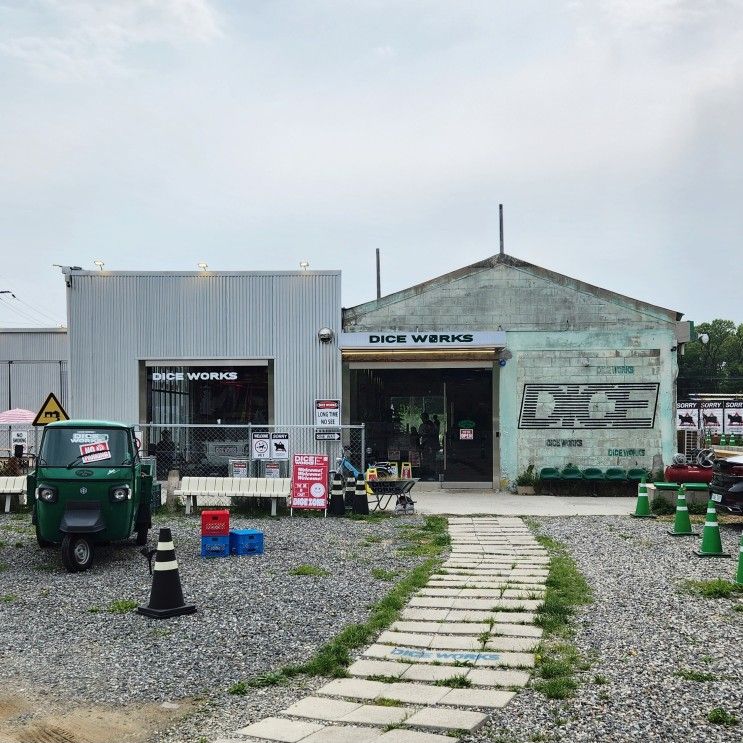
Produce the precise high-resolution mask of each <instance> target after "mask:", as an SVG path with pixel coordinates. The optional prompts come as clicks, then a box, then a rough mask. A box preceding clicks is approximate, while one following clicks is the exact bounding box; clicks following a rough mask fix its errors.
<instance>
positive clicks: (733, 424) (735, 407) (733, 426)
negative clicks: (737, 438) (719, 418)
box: [724, 401, 743, 433]
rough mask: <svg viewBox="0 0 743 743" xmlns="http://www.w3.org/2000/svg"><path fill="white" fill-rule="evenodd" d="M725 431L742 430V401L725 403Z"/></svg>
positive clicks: (734, 431)
mask: <svg viewBox="0 0 743 743" xmlns="http://www.w3.org/2000/svg"><path fill="white" fill-rule="evenodd" d="M724 425H725V433H742V432H743V402H740V401H738V402H726V403H725V424H724Z"/></svg>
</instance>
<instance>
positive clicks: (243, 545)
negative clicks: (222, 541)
mask: <svg viewBox="0 0 743 743" xmlns="http://www.w3.org/2000/svg"><path fill="white" fill-rule="evenodd" d="M230 554H233V555H262V554H263V532H262V531H258V529H230Z"/></svg>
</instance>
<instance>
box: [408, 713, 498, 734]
mask: <svg viewBox="0 0 743 743" xmlns="http://www.w3.org/2000/svg"><path fill="white" fill-rule="evenodd" d="M485 720H487V717H486V716H485V715H483V714H482V713H480V712H468V711H467V710H461V709H444V708H442V707H425V708H424V709H422V710H419V711H418V712H416V713H415V714H414V715H413V716H412V717H409V718H408V719H407V720H406V721H405V724H406V725H413V726H416V727H421V728H432V729H434V730H467V731H468V732H473V731H474V730H477V729H478V728H479V727H480V726H481V725H482V724H483V723H484V722H485Z"/></svg>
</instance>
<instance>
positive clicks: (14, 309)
mask: <svg viewBox="0 0 743 743" xmlns="http://www.w3.org/2000/svg"><path fill="white" fill-rule="evenodd" d="M0 302H2V304H3V305H4V306H5V307H7V308H8V309H10V311H11V312H14V313H15V314H16V315H18V316H19V317H21V318H23V319H24V320H26V321H27V322H28V321H30V322H32V323H36V325H35V327H41V325H40V322H41V321H40V320H39V319H38V318H36V317H34V316H33V315H31V314H29V313H27V312H25V311H24V310H23V309H21V308H20V307H18V306H17V305H15V304H14V303H12V302H10V301H9V300H7V299H6V298H5V297H3V296H0Z"/></svg>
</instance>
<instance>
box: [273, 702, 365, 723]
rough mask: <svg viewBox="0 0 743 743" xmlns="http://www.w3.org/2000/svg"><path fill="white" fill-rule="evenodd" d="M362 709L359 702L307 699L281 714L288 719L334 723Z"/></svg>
mask: <svg viewBox="0 0 743 743" xmlns="http://www.w3.org/2000/svg"><path fill="white" fill-rule="evenodd" d="M359 707H361V705H360V704H358V703H357V702H344V701H342V700H341V699H327V698H323V697H305V698H304V699H300V700H299V701H298V702H295V703H294V704H292V705H291V707H287V708H286V709H282V710H281V712H280V713H279V714H281V715H286V716H288V717H309V718H310V719H311V720H325V721H328V722H332V721H334V720H340V719H341V718H342V717H343V716H344V715H348V714H350V713H351V712H353V711H354V710H356V709H358V708H359Z"/></svg>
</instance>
